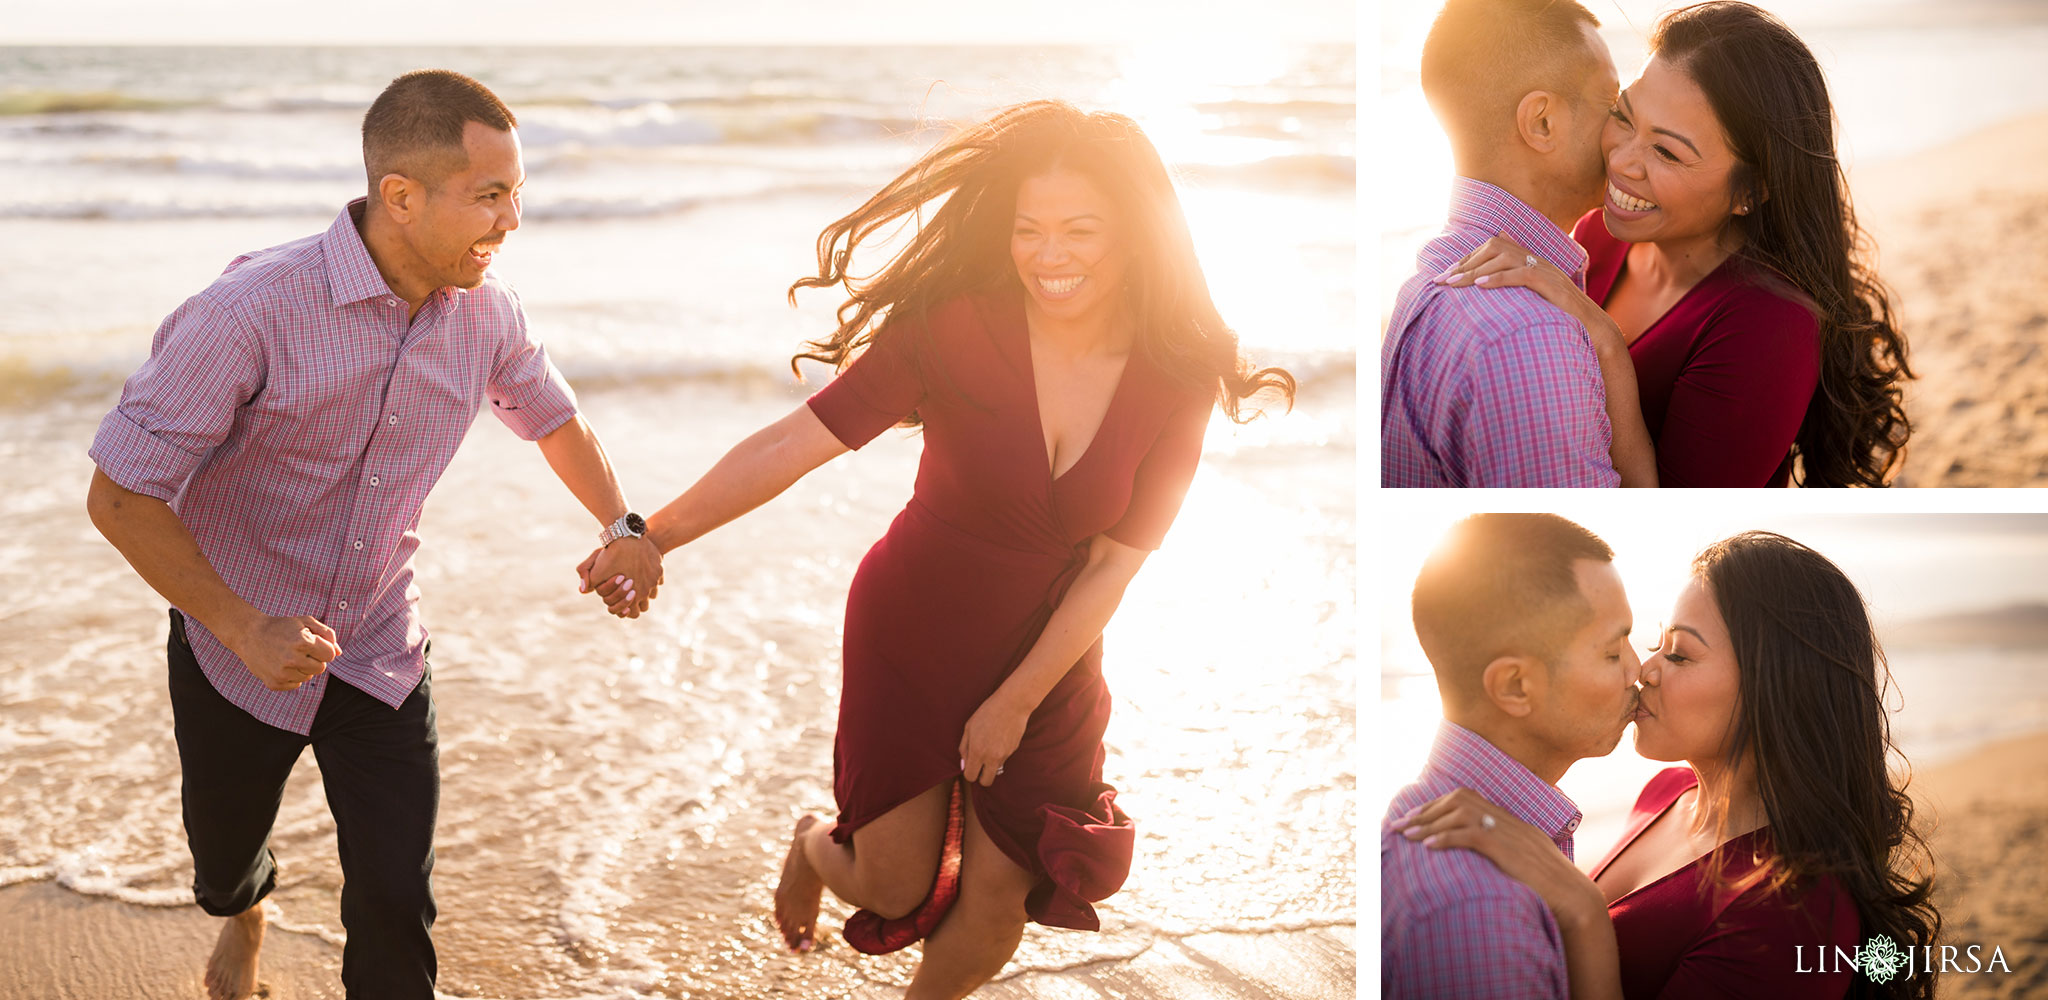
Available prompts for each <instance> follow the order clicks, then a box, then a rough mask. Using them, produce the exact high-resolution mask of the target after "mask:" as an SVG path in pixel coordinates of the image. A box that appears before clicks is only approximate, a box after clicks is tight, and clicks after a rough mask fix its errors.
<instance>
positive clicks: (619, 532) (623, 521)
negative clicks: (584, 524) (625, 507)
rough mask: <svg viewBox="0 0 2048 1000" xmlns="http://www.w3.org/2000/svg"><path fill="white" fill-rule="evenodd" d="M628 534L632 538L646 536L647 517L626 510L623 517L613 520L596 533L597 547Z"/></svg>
mask: <svg viewBox="0 0 2048 1000" xmlns="http://www.w3.org/2000/svg"><path fill="white" fill-rule="evenodd" d="M628 536H630V537H633V538H645V537H647V519H646V518H644V517H641V516H640V515H638V514H635V513H633V512H632V511H627V512H626V515H625V516H624V517H621V518H619V519H618V520H616V521H613V522H612V523H611V524H610V525H608V526H606V528H605V529H604V530H603V531H600V532H598V533H597V544H598V546H599V547H603V546H606V545H610V544H611V543H613V542H616V541H618V540H619V539H621V538H626V537H628Z"/></svg>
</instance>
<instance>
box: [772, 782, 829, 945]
mask: <svg viewBox="0 0 2048 1000" xmlns="http://www.w3.org/2000/svg"><path fill="white" fill-rule="evenodd" d="M823 822H824V820H822V819H820V818H819V817H818V815H817V814H816V813H805V814H804V816H803V818H802V819H799V820H797V821H796V835H795V836H793V837H791V838H790V840H789V854H788V855H787V856H786V857H784V858H783V859H782V881H781V882H780V883H779V884H777V885H776V886H775V926H776V928H777V929H779V930H781V931H782V940H783V943H785V944H787V945H789V950H791V951H795V952H805V951H810V950H811V949H812V948H815V947H817V946H818V900H819V899H820V898H822V897H823V896H824V894H825V881H824V880H823V879H821V878H819V877H818V871H817V869H815V868H812V867H811V862H810V859H809V858H806V857H804V834H806V833H808V832H810V829H811V828H812V827H814V826H817V825H818V824H819V823H823Z"/></svg>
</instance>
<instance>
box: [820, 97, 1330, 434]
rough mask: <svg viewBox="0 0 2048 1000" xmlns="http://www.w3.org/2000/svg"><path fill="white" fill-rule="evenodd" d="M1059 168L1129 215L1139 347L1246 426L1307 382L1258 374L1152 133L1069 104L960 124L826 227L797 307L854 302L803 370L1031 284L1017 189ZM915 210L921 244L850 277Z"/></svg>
mask: <svg viewBox="0 0 2048 1000" xmlns="http://www.w3.org/2000/svg"><path fill="white" fill-rule="evenodd" d="M1056 168H1065V169H1070V170H1073V171H1076V172H1078V173H1080V174H1082V175H1084V176H1086V177H1087V178H1088V179H1089V180H1090V181H1092V182H1093V183H1094V184H1095V185H1096V186H1097V187H1098V188H1099V189H1100V190H1101V191H1102V192H1103V194H1104V195H1105V196H1107V197H1108V198H1109V199H1110V200H1111V202H1112V203H1113V204H1116V205H1117V206H1119V207H1120V208H1121V209H1122V210H1123V213H1124V222H1123V228H1124V229H1125V230H1126V231H1127V232H1128V233H1129V234H1130V239H1129V242H1128V245H1129V246H1130V247H1131V248H1132V249H1131V256H1130V266H1129V270H1128V272H1127V273H1128V275H1129V278H1128V281H1127V284H1126V289H1127V291H1126V292H1125V294H1126V295H1127V296H1128V297H1129V304H1130V306H1131V309H1132V313H1133V315H1134V316H1135V317H1136V318H1137V324H1138V334H1137V339H1138V344H1139V349H1141V350H1142V351H1144V353H1145V355H1146V356H1147V357H1148V358H1149V359H1150V360H1151V361H1152V362H1153V363H1154V364H1156V365H1158V366H1159V367H1160V369H1161V370H1163V371H1165V372H1166V373H1167V375H1168V376H1169V377H1171V378H1172V379H1174V380H1175V381H1177V382H1179V383H1181V384H1183V385H1185V386H1187V387H1188V388H1189V390H1190V391H1196V390H1201V389H1205V388H1206V389H1208V390H1209V391H1211V392H1212V393H1214V395H1215V396H1216V399H1217V402H1219V403H1220V404H1221V405H1222V406H1223V411H1224V412H1225V413H1228V414H1229V415H1230V418H1231V419H1232V420H1237V421H1239V422H1243V421H1244V420H1248V419H1250V416H1251V415H1255V413H1254V414H1241V413H1240V410H1239V406H1238V403H1239V401H1240V400H1242V399H1245V398H1247V397H1249V396H1252V395H1253V394H1255V393H1258V392H1260V391H1263V390H1273V391H1275V392H1278V393H1279V394H1280V395H1281V396H1282V397H1283V398H1284V399H1285V400H1286V401H1287V403H1288V404H1289V405H1290V406H1291V405H1292V404H1293V402H1294V389H1295V382H1294V376H1293V375H1290V374H1288V373H1287V371H1285V370H1284V369H1280V368H1260V369H1254V368H1253V367H1252V366H1251V364H1250V363H1249V362H1247V361H1246V360H1245V359H1244V357H1243V355H1242V354H1240V353H1239V351H1238V346H1237V334H1236V332H1234V331H1233V330H1231V328H1230V327H1228V326H1226V325H1224V322H1223V317H1222V316H1221V315H1219V314H1218V313H1217V311H1216V305H1215V303H1214V302H1213V301H1211V299H1210V297H1209V282H1208V280H1207V279H1206V278H1204V277H1203V275H1202V267H1201V263H1200V262H1199V261H1198V260H1197V259H1196V257H1195V244H1194V240H1193V239H1192V238H1191V237H1190V236H1189V235H1188V224H1187V216H1186V214H1185V213H1183V212H1182V211H1181V207H1180V198H1179V196H1178V195H1176V194H1175V193H1174V190H1173V181H1172V179H1171V178H1170V177H1168V175H1167V172H1166V165H1165V163H1163V162H1162V161H1161V160H1160V158H1159V152H1158V151H1157V150H1155V149H1154V148H1152V142H1151V140H1149V139H1147V138H1146V137H1145V133H1144V132H1143V131H1142V130H1140V129H1139V128H1138V125H1137V123H1136V122H1134V121H1132V120H1131V119H1129V118H1126V117H1124V116H1123V115H1117V114H1110V113H1108V112H1095V113H1092V114H1088V113H1083V112H1082V111H1080V110H1079V109H1077V108H1075V107H1074V106H1073V105H1070V104H1066V103H1064V102H1060V101H1031V102H1029V103H1026V104H1018V105H1015V106H1012V107H1008V108H1004V109H1003V110H1002V111H1000V112H997V113H996V115H995V116H994V117H992V118H990V119H989V120H987V121H984V122H981V123H979V124H976V125H971V126H968V127H966V128H964V129H961V130H959V131H958V132H957V133H956V134H954V135H953V136H952V137H951V138H949V139H947V140H946V141H944V142H942V143H940V144H939V145H938V146H937V147H936V148H934V149H933V150H932V151H931V152H929V153H926V154H925V155H924V156H923V158H921V159H919V160H918V161H917V163H915V164H914V165H912V166H911V167H910V169H908V170H905V171H904V172H903V173H902V174H900V175H898V176H897V178H896V179H895V180H892V181H890V182H889V183H888V184H887V185H885V186H883V188H882V190H881V191H879V192H877V193H876V194H875V196H874V197H872V198H869V199H868V200H867V203H866V204H864V205H862V206H861V207H859V208H858V209H855V210H854V211H853V212H852V213H851V214H849V215H847V216H846V217H845V218H843V219H840V220H839V221H837V222H834V223H832V224H831V225H829V226H826V227H825V231H824V232H822V233H820V234H819V235H818V272H817V274H815V275H810V276H806V277H804V278H800V279H798V280H797V282H796V283H795V284H793V285H791V286H790V289H789V295H790V301H791V302H792V303H794V302H795V301H796V292H797V289H800V288H829V287H831V286H833V285H843V286H844V287H845V289H846V293H847V299H846V301H845V302H844V303H843V304H841V305H840V307H839V313H838V316H839V328H838V329H837V330H834V331H833V332H832V335H831V336H829V337H825V338H822V339H819V340H814V341H811V342H809V343H808V344H806V345H805V346H807V347H809V348H810V350H808V351H804V352H802V353H799V354H797V355H796V356H795V357H793V358H791V359H790V368H791V369H792V370H794V369H795V368H796V365H797V362H798V361H800V360H802V359H805V358H810V359H812V360H815V361H822V362H824V363H826V364H829V365H831V366H833V368H834V370H843V369H844V368H845V367H846V365H848V364H849V363H851V359H852V356H853V355H854V354H855V353H856V352H857V351H858V350H860V349H861V348H862V347H864V346H865V345H866V344H868V343H869V342H871V341H872V340H873V339H874V338H875V337H876V336H883V337H887V336H892V335H894V333H895V331H894V329H893V327H892V324H891V323H890V319H891V318H892V317H896V316H922V315H923V314H924V313H925V312H926V311H927V310H929V309H931V308H932V307H934V306H937V305H939V304H940V303H943V302H945V301H947V300H949V299H952V298H955V297H957V296H960V295H963V294H967V293H970V292H980V291H993V290H998V289H1006V288H1015V289H1021V282H1020V281H1019V280H1018V278H1017V271H1016V268H1015V267H1014V266H1013V265H1012V263H1011V260H1010V231H1011V229H1012V228H1013V226H1014V224H1015V217H1016V210H1017V208H1016V206H1017V189H1018V188H1019V187H1020V186H1021V185H1022V184H1023V183H1024V181H1025V180H1027V179H1029V178H1032V177H1037V176H1040V175H1043V174H1045V173H1047V172H1049V171H1052V170H1054V169H1056ZM941 197H944V198H945V202H944V204H942V205H940V206H939V207H938V208H937V209H936V210H934V211H932V213H931V214H930V217H929V218H926V217H925V215H924V209H925V206H926V205H927V204H929V203H930V202H932V201H934V200H936V199H938V198H941ZM912 213H916V216H917V220H918V225H917V228H916V233H915V235H914V236H913V237H912V238H911V240H910V245H909V246H908V247H906V248H905V249H904V250H903V251H902V252H900V253H898V254H897V255H896V256H895V257H894V258H893V259H891V260H890V261H889V263H888V264H887V265H885V266H884V267H883V268H882V269H881V270H880V271H879V272H877V273H876V274H875V275H874V276H872V277H868V278H855V277H854V276H852V275H851V274H849V273H848V272H847V267H848V265H849V263H850V262H851V261H852V258H853V252H854V249H855V248H856V247H859V246H861V245H862V244H863V243H864V242H866V241H867V240H869V239H870V238H871V237H873V236H874V235H875V234H876V233H877V232H878V231H880V230H882V229H883V228H884V227H888V226H891V224H893V223H896V222H898V221H899V220H901V219H903V218H904V217H905V216H909V215H911V214H912ZM909 422H910V423H916V422H917V421H916V418H915V417H914V416H913V418H912V420H911V421H909Z"/></svg>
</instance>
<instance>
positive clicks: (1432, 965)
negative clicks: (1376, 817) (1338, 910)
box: [1380, 722, 1579, 1000]
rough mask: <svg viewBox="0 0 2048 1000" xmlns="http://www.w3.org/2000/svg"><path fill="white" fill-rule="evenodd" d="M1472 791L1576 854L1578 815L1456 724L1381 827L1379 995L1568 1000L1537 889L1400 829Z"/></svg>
mask: <svg viewBox="0 0 2048 1000" xmlns="http://www.w3.org/2000/svg"><path fill="white" fill-rule="evenodd" d="M1460 788H1470V789H1472V790H1473V791H1475V792H1478V793H1479V794H1481V795H1484V796H1486V799H1487V801H1489V802H1492V803H1493V804H1494V805H1497V806H1499V807H1501V808H1502V809H1505V810H1507V811H1508V812H1510V813H1513V814H1514V815H1516V816H1518V817H1520V818H1521V819H1522V821H1524V822H1526V823H1528V824H1529V825H1531V826H1533V827H1535V828H1536V829H1538V830H1541V831H1543V832H1544V833H1545V834H1547V835H1549V837H1550V839H1551V840H1552V841H1553V842H1554V843H1556V844H1557V849H1558V850H1560V851H1563V852H1564V856H1565V857H1567V858H1569V857H1571V856H1572V833H1573V831H1576V830H1577V829H1578V828H1579V808H1578V807H1577V806H1575V805H1573V804H1572V800H1571V799H1568V798H1566V797H1565V794H1564V793H1563V792H1560V791H1558V790H1557V788H1556V787H1555V786H1553V785H1551V784H1550V783H1549V782H1546V781H1544V780H1543V779H1542V778H1539V777H1537V776H1536V775H1535V774H1533V773H1531V772H1530V771H1529V769H1528V768H1526V767H1523V766H1522V765H1521V763H1520V762H1518V761H1516V760H1515V759H1514V758H1513V757H1510V756H1508V755H1507V754H1505V753H1502V752H1501V751H1500V749H1499V748H1498V747H1495V746H1494V745H1493V744H1491V743H1488V742H1486V740H1485V739H1483V738H1481V737H1480V736H1479V734H1477V733H1474V732H1473V731H1471V730H1469V729H1466V728H1464V727H1463V726H1460V725H1457V724H1456V723H1453V722H1445V723H1444V724H1443V726H1442V727H1441V728H1439V729H1438V730H1437V734H1436V743H1435V744H1434V745H1433V746H1431V747H1430V750H1429V763H1428V764H1427V765H1425V766H1424V767H1423V769H1422V776H1421V777H1420V778H1418V779H1417V780H1416V782H1415V784H1412V785H1409V786H1408V787H1406V788H1403V789H1401V792H1400V794H1398V795H1396V796H1394V801H1393V803H1392V804H1391V805H1389V806H1387V815H1386V818H1385V819H1383V820H1381V821H1380V991H1381V994H1382V995H1383V996H1385V997H1387V998H1388V1000H1424V998H1428V1000H1481V998H1485V1000H1565V998H1566V997H1567V996H1569V995H1570V989H1569V987H1568V984H1567V982H1566V979H1565V963H1564V940H1563V939H1562V938H1561V937H1559V936H1558V931H1557V921H1556V920H1555V919H1554V918H1553V917H1551V915H1550V908H1549V907H1547V906H1545V905H1543V899H1542V898H1541V897H1539V896H1537V895H1536V891H1535V890H1533V889H1531V888H1529V887H1528V886H1525V885H1523V884H1522V883H1520V882H1517V881H1515V880H1514V879H1512V878H1509V877H1508V876H1507V875H1505V874H1503V873H1502V872H1501V870H1500V869H1499V868H1496V867H1494V864H1493V862H1491V861H1488V860H1486V858H1485V856H1483V855H1481V854H1479V853H1478V852H1475V851H1466V850H1445V851H1439V850H1436V849H1434V848H1429V847H1424V846H1422V844H1421V843H1420V842H1418V841H1412V840H1409V839H1408V838H1407V837H1404V836H1402V835H1401V834H1398V833H1395V832H1394V831H1393V829H1392V827H1391V825H1390V824H1391V823H1392V821H1393V820H1395V819H1398V818H1400V817H1401V816H1402V815H1404V814H1406V813H1407V812H1408V811H1409V810H1411V809H1415V808H1416V807H1418V806H1423V805H1427V804H1429V803H1430V802H1431V801H1432V800H1434V799H1436V798H1437V797H1439V796H1442V795H1446V794H1449V793H1450V792H1453V791H1456V790H1458V789H1460Z"/></svg>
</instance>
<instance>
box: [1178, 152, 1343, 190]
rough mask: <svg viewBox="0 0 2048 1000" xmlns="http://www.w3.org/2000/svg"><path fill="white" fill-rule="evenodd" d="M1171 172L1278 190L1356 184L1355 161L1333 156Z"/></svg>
mask: <svg viewBox="0 0 2048 1000" xmlns="http://www.w3.org/2000/svg"><path fill="white" fill-rule="evenodd" d="M1175 170H1176V171H1177V172H1178V173H1180V175H1181V176H1183V177H1186V178H1188V179H1189V180H1192V181H1196V182H1206V183H1228V184H1242V185H1246V186H1253V187H1275V188H1281V189H1285V188H1288V187H1292V186H1294V185H1298V184H1303V183H1308V184H1315V185H1320V186H1341V187H1351V186H1353V185H1355V184H1357V182H1358V160H1357V159H1356V158H1355V157H1350V156H1343V155H1339V154H1335V153H1294V154H1287V155H1282V156H1269V157H1267V158H1265V159H1263V160H1252V161H1250V162H1248V163H1188V164H1181V165H1179V166H1177V167H1175Z"/></svg>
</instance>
